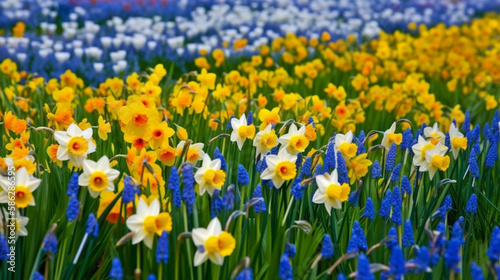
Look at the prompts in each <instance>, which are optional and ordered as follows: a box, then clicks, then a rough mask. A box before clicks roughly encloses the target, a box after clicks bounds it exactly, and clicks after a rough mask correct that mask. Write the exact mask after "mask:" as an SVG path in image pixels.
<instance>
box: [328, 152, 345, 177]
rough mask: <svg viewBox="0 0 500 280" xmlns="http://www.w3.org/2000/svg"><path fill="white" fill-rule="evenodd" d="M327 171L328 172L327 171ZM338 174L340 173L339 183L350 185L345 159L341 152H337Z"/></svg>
mask: <svg viewBox="0 0 500 280" xmlns="http://www.w3.org/2000/svg"><path fill="white" fill-rule="evenodd" d="M325 171H326V170H325ZM337 172H338V173H339V183H340V184H344V183H346V184H349V176H348V174H347V166H346V164H345V160H344V157H343V156H342V154H341V153H340V152H337Z"/></svg>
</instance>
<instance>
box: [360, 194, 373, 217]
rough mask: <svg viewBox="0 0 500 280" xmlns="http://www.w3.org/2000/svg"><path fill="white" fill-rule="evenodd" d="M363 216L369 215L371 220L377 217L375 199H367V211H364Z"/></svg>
mask: <svg viewBox="0 0 500 280" xmlns="http://www.w3.org/2000/svg"><path fill="white" fill-rule="evenodd" d="M363 217H367V218H368V219H370V220H373V219H374V218H375V207H374V206H373V201H372V199H371V198H370V197H369V198H367V199H366V203H365V212H363Z"/></svg>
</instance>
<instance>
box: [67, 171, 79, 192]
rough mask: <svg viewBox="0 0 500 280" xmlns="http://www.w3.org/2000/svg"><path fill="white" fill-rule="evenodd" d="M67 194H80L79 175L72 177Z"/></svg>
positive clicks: (75, 174)
mask: <svg viewBox="0 0 500 280" xmlns="http://www.w3.org/2000/svg"><path fill="white" fill-rule="evenodd" d="M66 194H67V195H69V196H71V195H73V194H75V195H76V194H78V173H76V172H74V173H73V174H72V175H71V178H70V179H69V183H68V190H67V191H66Z"/></svg>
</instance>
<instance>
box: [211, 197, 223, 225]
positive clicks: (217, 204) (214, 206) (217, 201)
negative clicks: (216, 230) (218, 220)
mask: <svg viewBox="0 0 500 280" xmlns="http://www.w3.org/2000/svg"><path fill="white" fill-rule="evenodd" d="M225 208H226V206H225V205H224V200H222V198H221V197H220V191H219V190H214V193H213V194H212V203H211V210H212V219H213V218H215V216H216V214H217V212H219V211H222V210H224V209H225Z"/></svg>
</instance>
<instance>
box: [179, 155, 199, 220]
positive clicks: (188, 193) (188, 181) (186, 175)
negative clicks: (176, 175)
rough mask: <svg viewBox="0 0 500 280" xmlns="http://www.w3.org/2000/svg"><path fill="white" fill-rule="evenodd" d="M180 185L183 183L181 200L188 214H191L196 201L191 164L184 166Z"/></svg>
mask: <svg viewBox="0 0 500 280" xmlns="http://www.w3.org/2000/svg"><path fill="white" fill-rule="evenodd" d="M182 183H184V188H183V189H182V200H183V201H184V203H185V204H186V207H187V209H188V212H189V214H191V212H192V211H193V204H194V201H195V199H196V194H195V192H194V178H193V166H192V165H191V164H185V165H184V167H183V168H182Z"/></svg>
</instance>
